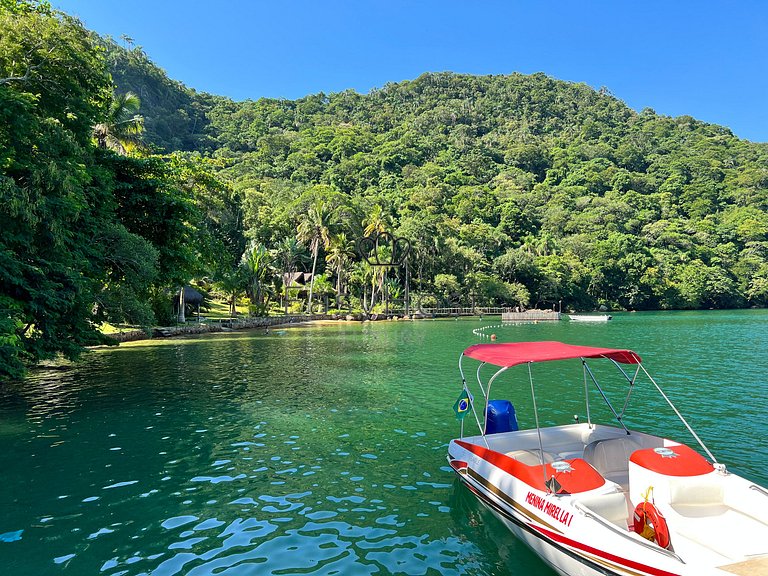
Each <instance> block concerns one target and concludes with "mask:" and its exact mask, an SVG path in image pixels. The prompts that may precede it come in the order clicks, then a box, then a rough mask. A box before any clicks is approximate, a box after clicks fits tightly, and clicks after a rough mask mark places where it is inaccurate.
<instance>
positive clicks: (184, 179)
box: [0, 0, 768, 380]
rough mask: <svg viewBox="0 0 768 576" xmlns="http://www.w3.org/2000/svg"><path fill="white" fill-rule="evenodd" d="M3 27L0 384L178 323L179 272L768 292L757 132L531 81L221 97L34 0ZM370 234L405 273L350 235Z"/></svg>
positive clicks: (468, 291) (594, 301)
mask: <svg viewBox="0 0 768 576" xmlns="http://www.w3.org/2000/svg"><path fill="white" fill-rule="evenodd" d="M0 30H2V33H0V380H2V379H3V378H6V377H19V376H21V375H22V374H23V373H24V367H25V366H27V365H30V364H35V363H36V362H39V361H40V360H42V359H46V358H52V357H55V356H56V355H58V354H60V353H63V354H64V355H66V356H68V357H76V356H77V354H78V353H79V352H80V351H81V350H82V349H83V346H86V345H90V344H95V343H101V342H104V341H105V336H104V335H103V334H102V332H101V330H100V329H101V327H102V326H103V323H105V322H108V323H110V324H112V325H120V324H134V325H135V324H139V325H142V326H152V325H167V324H168V323H171V322H173V321H174V311H173V307H172V303H173V302H174V301H175V298H176V297H175V295H177V294H180V293H181V294H183V292H182V291H181V290H180V288H181V287H182V286H184V285H188V284H190V283H196V285H197V286H198V287H199V288H200V289H201V290H204V291H207V292H209V293H212V294H217V295H218V296H220V297H222V298H227V299H228V300H229V301H230V307H231V309H230V311H231V313H235V311H236V310H235V304H237V303H240V304H247V305H248V306H249V307H250V308H249V309H250V311H251V312H253V313H255V314H265V313H274V312H275V311H276V310H277V309H281V310H289V311H291V310H292V311H293V312H301V311H304V310H308V309H312V310H317V308H318V306H322V305H321V304H318V302H319V301H327V300H329V299H330V298H331V297H332V296H334V295H335V297H336V302H337V306H339V303H340V302H343V303H344V304H343V309H344V310H345V311H346V310H347V309H350V308H351V309H353V310H365V311H366V312H380V311H383V310H385V309H387V307H389V306H390V304H391V305H392V306H400V305H402V303H403V297H404V293H405V286H406V280H408V287H409V289H410V295H411V303H412V304H413V305H414V307H416V306H419V305H421V306H429V305H451V306H456V305H470V304H472V303H476V304H480V305H493V306H516V305H524V306H529V307H531V306H539V307H547V308H550V307H551V306H552V305H556V304H557V303H558V302H560V301H562V305H563V308H564V309H568V308H576V309H594V308H597V307H599V306H607V307H609V308H611V309H617V308H625V309H649V308H704V307H707V308H708V307H716V308H724V307H733V306H765V305H766V304H768V148H767V147H766V145H765V144H754V143H750V142H746V141H743V140H739V139H738V138H736V137H735V136H734V135H733V134H731V132H730V131H729V130H727V129H726V128H722V127H718V126H713V125H709V124H705V123H703V122H699V121H697V120H694V119H693V118H690V117H679V118H668V117H663V116H658V115H656V114H655V113H653V112H652V111H650V110H646V111H643V112H641V113H637V112H635V111H633V110H631V109H629V108H627V107H626V106H625V105H624V104H623V103H622V102H621V101H620V100H618V99H616V98H614V97H613V96H612V95H611V94H610V93H608V92H607V91H605V90H601V91H595V90H593V89H591V88H590V87H588V86H586V85H583V84H572V83H567V82H561V81H558V80H554V79H552V78H549V77H547V76H546V75H544V74H535V75H532V76H524V75H520V74H512V75H509V76H495V77H493V76H482V77H479V76H465V75H457V74H450V73H441V74H425V75H423V76H420V77H419V78H417V79H415V80H412V81H407V82H400V83H395V84H388V85H386V86H384V87H382V88H380V89H377V90H373V91H372V92H371V93H369V94H365V95H362V94H357V93H355V92H352V91H347V92H342V93H338V94H331V95H324V94H315V95H310V96H306V97H304V98H300V99H298V100H293V101H291V100H269V99H261V100H257V101H245V102H232V101H231V100H229V99H227V98H224V97H220V96H213V95H209V94H203V93H199V92H195V91H194V90H192V89H190V88H187V87H185V86H183V85H182V84H180V83H179V82H176V81H173V80H171V79H169V78H168V77H167V75H166V74H165V73H164V72H163V71H162V70H161V69H160V68H158V67H157V66H156V65H155V64H153V63H152V62H151V61H150V60H149V59H148V57H147V56H146V54H144V52H143V51H142V50H141V49H140V48H138V47H133V46H129V48H122V47H120V46H118V45H117V44H116V43H115V42H113V41H111V40H109V39H101V38H99V37H98V36H96V35H95V34H94V33H93V32H91V31H88V30H86V29H85V28H84V27H83V25H82V23H81V22H79V21H78V20H77V19H75V18H73V17H70V16H68V15H67V14H64V13H61V12H59V11H57V10H55V9H53V8H52V7H51V5H50V3H49V2H47V1H46V0H0ZM125 42H126V43H128V42H129V40H127V39H125ZM129 90H130V91H132V92H135V93H136V94H137V95H138V96H139V97H140V98H141V100H142V107H141V109H140V112H141V114H143V116H144V119H143V121H142V118H141V117H140V116H139V115H137V114H136V113H135V112H136V106H137V105H138V103H137V102H136V100H135V98H131V97H126V96H125V94H124V93H125V92H126V91H129ZM142 125H143V128H144V133H143V134H141V129H142ZM137 138H143V140H144V143H145V144H149V145H150V146H141V143H140V142H137ZM381 231H388V232H391V233H393V234H395V235H397V236H400V237H404V238H407V239H408V240H410V242H411V246H412V251H411V253H410V254H409V256H408V260H407V270H408V271H409V272H410V275H406V273H405V267H399V268H391V269H389V270H388V271H386V273H385V271H384V269H382V268H375V267H371V266H370V265H369V264H368V263H367V262H366V261H365V259H364V258H362V257H361V255H360V254H359V253H358V252H357V250H356V249H355V248H356V240H358V239H360V238H361V237H363V236H364V235H369V234H373V233H375V232H381ZM380 256H382V257H384V258H386V257H387V254H386V249H382V250H381V254H380ZM298 271H305V272H314V274H312V281H311V282H310V287H309V294H307V291H306V290H304V289H302V288H301V287H300V288H296V287H293V288H291V287H290V286H288V287H286V286H285V285H284V279H285V278H286V277H290V276H289V275H290V274H292V273H295V272H298ZM313 297H314V298H315V299H314V300H313Z"/></svg>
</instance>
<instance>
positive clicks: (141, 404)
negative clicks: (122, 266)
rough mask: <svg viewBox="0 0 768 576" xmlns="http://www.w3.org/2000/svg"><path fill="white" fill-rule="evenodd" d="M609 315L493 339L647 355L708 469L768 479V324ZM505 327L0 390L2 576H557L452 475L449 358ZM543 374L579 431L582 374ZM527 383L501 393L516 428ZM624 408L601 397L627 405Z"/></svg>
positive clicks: (263, 349)
mask: <svg viewBox="0 0 768 576" xmlns="http://www.w3.org/2000/svg"><path fill="white" fill-rule="evenodd" d="M614 318H615V319H614V321H612V322H611V323H609V324H607V325H586V324H568V323H567V322H560V323H551V324H548V323H540V324H527V325H512V326H504V327H491V328H488V329H486V333H491V332H493V333H496V334H497V336H498V340H499V341H518V340H562V341H565V342H569V343H574V344H588V345H601V346H614V347H626V348H631V349H633V350H636V351H638V352H639V353H640V354H641V355H642V356H643V358H644V360H645V362H646V365H647V367H648V369H649V370H650V371H651V373H652V374H654V376H656V377H657V380H658V381H659V383H660V384H661V385H662V386H663V387H664V389H665V391H666V392H667V393H668V394H669V395H670V396H671V397H672V399H673V400H674V401H675V402H676V404H677V406H678V407H679V408H680V409H681V410H682V411H683V413H684V414H685V415H686V416H687V417H688V418H689V421H690V422H691V424H692V425H693V426H694V428H695V429H696V430H697V431H698V432H699V434H700V436H701V437H702V438H703V439H704V441H705V442H706V443H707V445H708V447H709V448H710V449H711V450H712V451H713V452H714V454H715V455H716V456H717V457H718V459H719V460H721V461H723V462H725V463H727V464H728V466H729V468H730V469H731V470H733V471H736V472H739V473H741V474H743V475H745V476H747V477H749V478H751V479H753V480H755V481H758V482H760V483H762V484H763V485H766V484H768V449H767V447H766V442H765V438H764V436H763V432H764V430H765V428H766V424H768V419H767V418H766V411H767V409H768V384H766V379H767V378H768V354H766V350H768V312H766V311H734V312H690V313H682V312H681V313H638V314H618V315H616V316H615V317H614ZM497 324H498V321H497V320H495V319H493V318H491V319H489V318H485V319H484V320H479V319H476V318H475V319H466V320H459V321H454V320H446V321H419V322H386V323H382V322H380V323H373V324H371V323H366V324H357V323H355V324H337V325H332V326H322V327H309V328H291V329H285V330H280V329H278V330H273V331H271V332H270V333H269V334H265V333H264V332H261V331H259V332H248V333H246V332H242V333H230V334H223V335H213V336H206V337H197V338H193V339H186V340H165V341H158V342H152V343H139V344H135V345H130V346H122V347H120V348H118V349H109V350H99V351H95V352H93V353H91V354H89V355H88V356H87V357H86V358H85V359H84V361H83V362H82V363H80V364H78V365H77V366H75V367H73V368H71V369H67V370H52V371H39V372H36V373H35V374H33V375H32V376H30V377H29V378H28V379H27V380H26V381H25V382H24V383H22V384H18V385H10V386H9V385H4V386H0V442H2V450H0V478H2V485H1V488H0V566H2V573H3V574H14V575H17V574H18V575H26V574H30V575H31V574H35V575H37V574H59V573H65V574H66V573H71V574H104V575H110V576H116V575H142V574H146V575H149V574H152V575H153V576H158V575H163V576H168V575H175V574H189V575H194V576H196V575H214V574H215V575H227V576H232V575H236V576H243V575H250V574H253V575H256V574H258V575H267V574H274V575H278V574H315V575H316V574H328V575H331V574H355V575H356V574H381V575H386V574H413V575H416V574H435V575H437V574H472V575H488V574H495V575H502V574H513V575H533V574H551V572H549V571H548V570H547V569H546V567H544V566H543V565H542V564H541V563H540V561H539V560H538V559H537V558H536V557H535V556H534V555H533V554H531V553H530V552H528V551H527V549H525V547H523V546H522V545H520V544H519V543H518V542H517V541H515V540H514V539H513V538H512V537H511V536H510V535H509V533H508V532H507V531H506V530H505V529H504V528H503V526H502V525H501V524H500V523H499V522H498V521H497V520H496V519H495V518H493V517H492V516H490V515H489V514H487V513H486V512H485V511H484V510H483V509H482V508H481V507H480V506H479V505H478V504H477V503H476V502H475V501H474V499H473V497H472V496H471V495H469V493H468V492H467V491H466V489H464V488H463V487H461V486H460V485H459V484H457V482H456V481H455V480H454V477H453V473H452V472H451V471H450V469H449V468H448V467H447V466H446V462H445V453H446V445H447V442H448V441H449V440H450V439H451V438H452V437H454V436H456V435H457V432H458V424H457V422H456V420H455V418H454V416H453V411H452V408H451V407H452V405H453V402H454V400H455V399H456V397H457V396H458V392H459V378H458V371H457V369H456V364H457V359H458V355H459V353H460V352H461V350H462V349H463V348H464V347H466V346H467V345H470V344H473V343H476V342H479V341H480V340H479V339H478V337H477V336H475V335H474V334H473V333H472V331H473V329H476V328H478V327H483V326H488V325H492V326H495V325H497ZM568 368H571V370H570V371H569V370H567V369H568ZM601 373H602V371H601ZM534 378H535V380H536V382H537V386H538V400H539V404H540V409H541V410H542V413H544V412H546V414H547V416H546V418H545V420H546V421H547V422H552V423H565V422H569V421H570V420H571V418H572V416H573V414H577V413H578V414H581V415H582V417H583V413H584V410H583V406H582V403H581V400H579V398H580V396H579V393H580V391H581V372H580V368H579V367H578V365H571V366H569V365H568V364H563V363H560V364H557V365H551V366H543V365H542V366H535V367H534ZM574 385H575V386H576V389H575V390H573V386H574ZM504 386H506V388H504ZM521 386H522V387H521ZM526 386H527V380H522V379H518V378H517V377H516V376H515V375H514V374H512V375H511V376H510V378H509V379H508V381H506V383H505V382H500V383H499V385H498V387H497V388H496V391H497V392H498V393H499V394H498V395H499V396H507V397H510V398H511V399H513V400H514V401H515V405H516V407H517V411H518V416H519V418H520V420H521V424H523V425H525V424H528V423H530V419H531V412H530V400H529V397H528V393H527V389H526ZM623 391H624V390H623V387H621V386H615V387H611V386H608V387H607V389H606V392H607V394H608V395H609V397H610V398H611V399H612V401H614V403H615V404H618V405H619V406H621V405H622V404H623V400H624V397H623V395H622V393H623ZM571 398H572V400H571ZM631 407H634V408H635V409H640V410H639V411H638V412H636V413H635V415H634V416H633V417H632V418H631V419H630V423H631V424H632V425H633V426H635V427H638V428H641V429H645V430H649V431H659V432H661V433H664V434H666V435H668V436H672V437H675V438H677V439H679V440H682V441H685V442H687V443H689V444H692V441H691V440H690V438H689V436H687V434H686V433H685V431H684V429H683V428H682V427H681V426H680V425H678V424H676V423H675V421H674V419H673V417H671V415H670V414H669V410H664V409H663V406H662V405H661V404H659V403H658V401H657V400H655V399H653V400H652V399H650V395H645V394H643V391H642V390H638V391H637V392H636V393H635V394H633V398H632V403H631Z"/></svg>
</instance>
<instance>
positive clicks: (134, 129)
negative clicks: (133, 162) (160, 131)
mask: <svg viewBox="0 0 768 576" xmlns="http://www.w3.org/2000/svg"><path fill="white" fill-rule="evenodd" d="M140 107H141V100H139V97H138V96H136V94H134V93H133V92H126V93H125V94H115V95H113V97H112V103H111V104H110V105H109V111H108V112H107V117H106V118H105V120H104V122H101V123H99V124H96V125H95V126H94V127H93V137H94V138H95V139H96V143H97V145H98V146H99V148H105V149H106V148H108V149H110V150H114V151H115V152H117V153H118V154H120V155H121V156H125V155H127V154H128V152H129V150H131V149H132V148H134V147H136V145H137V144H138V138H137V136H139V134H141V133H142V132H143V131H144V117H143V116H141V115H139V114H138V112H139V108H140Z"/></svg>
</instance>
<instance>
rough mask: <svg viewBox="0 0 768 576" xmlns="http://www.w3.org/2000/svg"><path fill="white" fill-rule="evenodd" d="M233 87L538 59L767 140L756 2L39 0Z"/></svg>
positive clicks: (291, 85)
mask: <svg viewBox="0 0 768 576" xmlns="http://www.w3.org/2000/svg"><path fill="white" fill-rule="evenodd" d="M52 3H53V5H54V6H55V7H57V8H59V9H61V10H63V11H65V12H68V13H70V14H73V15H76V16H78V17H80V18H81V20H82V21H83V22H84V23H85V25H86V26H87V27H88V28H90V29H92V30H95V31H96V32H99V33H100V34H109V35H111V36H113V37H114V38H115V39H117V40H119V38H120V36H121V35H123V34H126V35H128V36H130V37H131V38H133V39H134V41H135V43H136V44H137V45H140V46H142V47H143V48H144V50H145V51H146V52H147V54H148V55H149V56H150V58H152V60H153V61H154V62H155V63H156V64H157V65H158V66H160V67H161V68H163V69H164V70H165V71H166V72H167V73H168V75H169V76H170V77H171V78H173V79H175V80H179V81H181V82H183V83H184V84H186V85H187V86H189V87H191V88H195V89H196V90H201V91H206V92H211V93H214V94H220V95H224V96H229V97H231V98H233V99H235V100H244V99H247V98H251V99H258V98H261V97H282V98H291V99H293V98H298V97H301V96H305V95H307V94H314V93H317V92H321V91H322V92H326V93H330V92H338V91H341V90H346V89H348V88H352V89H354V90H356V91H358V92H368V91H369V90H370V89H371V88H375V87H379V86H382V85H384V84H386V83H387V82H398V81H401V80H407V79H413V78H415V77H417V76H419V75H420V74H422V73H424V72H437V71H453V72H461V73H471V74H508V73H511V72H522V73H526V74H529V73H533V72H544V73H546V74H548V75H550V76H553V77H555V78H558V79H562V80H569V81H574V82H585V83H587V84H589V85H590V86H593V87H595V88H599V87H601V86H605V87H607V88H608V89H609V90H610V91H611V92H612V93H613V94H614V95H615V96H616V97H618V98H620V99H621V100H623V101H624V102H626V103H627V104H628V105H629V106H631V107H632V108H635V109H636V110H641V109H643V108H645V107H650V108H653V109H654V110H656V112H658V113H659V114H667V115H672V116H678V115H681V114H690V115H691V116H694V117H696V118H698V119H701V120H704V121H707V122H713V123H716V124H722V125H725V126H728V127H729V128H731V129H732V130H733V132H734V133H735V134H736V135H738V136H740V137H742V138H747V139H749V140H753V141H759V142H768V31H767V30H768V2H765V1H764V0H761V1H754V0H743V1H739V2H734V1H730V2H726V1H718V0H712V1H708V0H699V1H697V2H693V1H689V0H664V1H658V0H634V1H631V2H630V1H629V0H595V1H590V0H580V1H579V0H528V1H526V2H522V1H517V0H506V1H481V0H475V1H474V2H473V1H469V0H465V1H457V0H441V1H435V0H424V1H420V0H410V1H405V0H387V1H381V0H379V1H369V0H357V1H349V2H344V1H336V0H329V1H318V0H314V1H310V0H283V1H276V0H273V1H270V2H266V1H261V0H252V1H247V0H218V1H216V2H211V1H210V0H206V1H202V0H185V1H181V0H153V1H150V0H131V1H129V2H126V1H125V0H120V1H118V0H53V1H52Z"/></svg>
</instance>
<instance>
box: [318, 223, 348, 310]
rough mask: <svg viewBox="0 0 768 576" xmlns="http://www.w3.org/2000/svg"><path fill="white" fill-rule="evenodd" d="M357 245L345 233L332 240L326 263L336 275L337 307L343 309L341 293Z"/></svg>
mask: <svg viewBox="0 0 768 576" xmlns="http://www.w3.org/2000/svg"><path fill="white" fill-rule="evenodd" d="M354 251H355V243H354V242H352V240H350V239H348V238H347V235H346V234H344V233H343V232H342V233H341V234H337V235H336V236H334V237H333V238H332V239H331V245H330V250H329V251H328V255H327V256H326V257H325V261H326V262H327V263H328V265H329V266H330V267H331V270H333V271H334V272H335V273H336V307H337V308H341V292H342V288H343V286H344V277H345V272H346V269H347V264H349V262H350V261H351V260H352V257H353V256H354V254H355V252H354Z"/></svg>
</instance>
